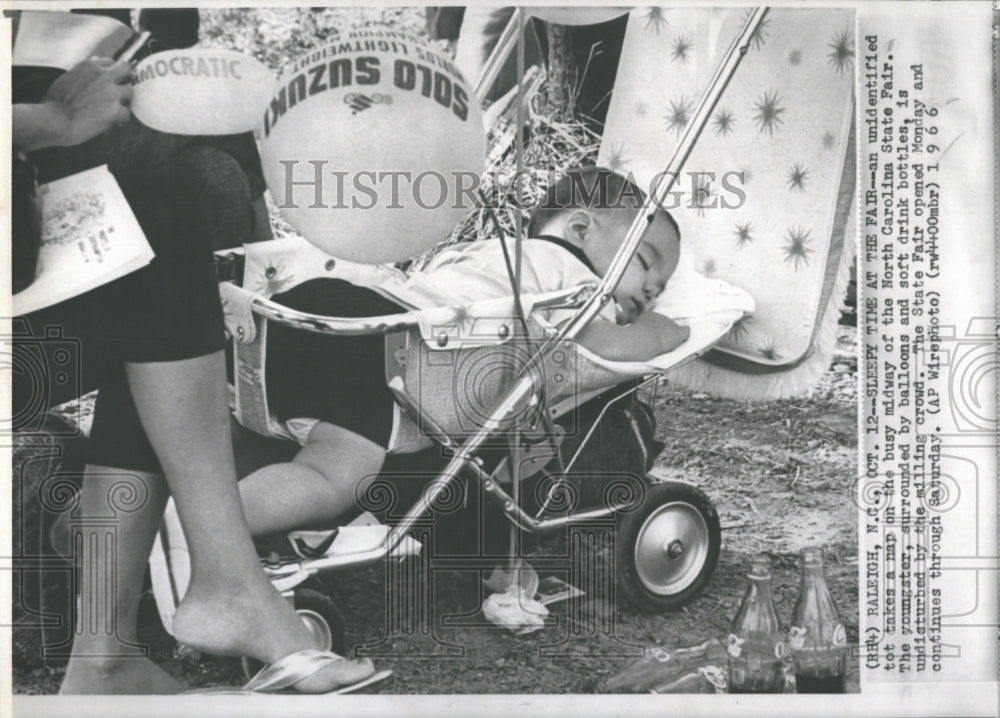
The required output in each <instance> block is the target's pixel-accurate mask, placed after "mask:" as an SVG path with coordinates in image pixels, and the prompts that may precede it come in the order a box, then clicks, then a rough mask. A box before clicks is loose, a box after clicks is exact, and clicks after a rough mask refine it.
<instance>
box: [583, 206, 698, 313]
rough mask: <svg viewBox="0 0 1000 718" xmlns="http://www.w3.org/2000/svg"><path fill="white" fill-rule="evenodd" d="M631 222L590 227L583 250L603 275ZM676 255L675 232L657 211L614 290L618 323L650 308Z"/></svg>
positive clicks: (607, 223) (668, 277)
mask: <svg viewBox="0 0 1000 718" xmlns="http://www.w3.org/2000/svg"><path fill="white" fill-rule="evenodd" d="M631 223H632V222H631V219H630V218H623V219H621V220H617V219H616V221H614V222H610V223H609V222H598V223H597V224H596V225H595V226H594V227H592V228H591V231H590V233H589V234H588V237H587V241H586V242H584V247H583V249H584V252H585V253H586V254H587V257H588V258H589V259H590V261H591V262H593V264H594V268H595V269H597V271H598V272H600V273H601V274H602V275H603V274H606V273H607V271H608V267H609V266H610V264H611V260H612V259H613V258H614V255H615V252H617V251H618V248H619V247H620V246H621V243H622V240H623V239H624V238H625V234H626V233H627V232H628V228H629V226H631ZM595 230H596V231H595ZM679 256H680V239H679V237H678V236H677V233H676V232H674V229H673V226H672V225H671V223H670V222H669V221H668V220H667V219H666V217H664V216H663V215H662V214H659V213H657V215H656V216H655V218H654V219H653V222H652V224H651V225H650V227H649V229H648V230H647V231H646V234H645V236H644V237H643V239H642V242H641V243H640V244H639V248H638V249H637V250H636V252H635V254H634V255H633V257H632V261H631V262H629V265H628V267H626V269H625V274H624V275H622V279H621V281H620V282H619V283H618V288H617V289H615V292H614V298H615V303H616V304H617V305H618V306H617V319H618V323H619V324H629V323H631V322H633V321H635V318H636V317H638V316H639V315H640V314H642V313H643V312H644V311H646V309H648V308H649V307H650V305H651V304H652V303H653V300H654V299H656V297H658V296H659V295H660V294H661V293H662V292H663V289H664V287H666V285H667V280H668V279H670V277H671V275H673V273H674V270H675V269H677V260H678V257H679Z"/></svg>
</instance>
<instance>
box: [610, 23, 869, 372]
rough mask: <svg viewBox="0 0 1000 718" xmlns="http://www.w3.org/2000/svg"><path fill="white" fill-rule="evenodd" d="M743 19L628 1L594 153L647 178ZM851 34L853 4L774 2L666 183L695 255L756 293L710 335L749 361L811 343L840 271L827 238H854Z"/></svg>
mask: <svg viewBox="0 0 1000 718" xmlns="http://www.w3.org/2000/svg"><path fill="white" fill-rule="evenodd" d="M747 16H748V11H747V10H745V9H742V8H735V9H733V8H714V9H708V8H663V7H657V8H637V9H636V10H634V11H633V12H632V14H631V16H630V19H629V25H628V29H627V32H626V36H625V43H624V47H623V50H622V57H621V60H620V63H619V68H618V77H617V80H616V82H615V90H614V94H613V96H612V103H611V107H610V110H609V112H608V118H607V124H606V126H605V131H604V136H603V142H602V146H601V153H600V156H599V158H598V161H599V162H600V163H601V164H602V165H604V166H611V167H613V168H614V169H616V170H617V171H620V172H631V173H632V174H633V176H634V178H635V179H636V181H637V182H638V183H639V184H640V186H642V187H644V188H647V189H648V188H649V186H650V182H651V181H652V179H653V177H654V176H656V174H657V173H659V172H662V171H663V170H664V169H665V168H666V163H667V161H668V159H669V158H670V156H671V155H672V154H673V151H674V150H675V148H676V146H677V143H678V141H679V139H680V137H681V136H682V135H683V134H684V130H685V128H686V127H687V124H688V123H689V122H690V121H691V119H692V118H693V117H694V115H695V111H696V109H697V107H698V102H699V101H700V98H701V97H702V95H703V94H704V92H705V90H706V88H707V86H708V84H709V81H710V80H711V77H712V75H713V74H714V73H715V71H716V69H717V67H718V66H719V64H720V63H721V61H722V58H723V56H724V55H725V53H726V51H727V50H728V48H729V46H730V44H731V43H732V41H733V39H734V38H735V37H736V36H737V35H738V34H739V32H740V30H741V29H742V27H743V24H744V23H745V21H746V18H747ZM855 43H856V38H855V37H854V12H853V11H851V10H840V9H825V8H781V9H777V10H771V11H770V12H769V13H768V14H767V15H766V16H765V19H764V22H763V23H762V24H761V25H760V26H759V27H758V29H757V32H756V33H755V34H754V35H753V37H752V38H751V40H750V45H749V50H748V52H747V53H746V55H745V57H744V58H743V61H742V63H741V64H740V66H739V68H738V69H737V70H736V74H735V75H734V76H733V78H732V80H731V81H730V83H729V85H728V87H727V88H726V90H725V92H724V93H723V95H722V97H721V98H720V100H719V102H718V103H717V105H716V106H715V107H714V108H713V110H712V112H711V114H710V115H709V119H708V122H707V123H706V125H705V127H704V129H703V130H702V133H701V136H700V138H699V140H698V142H697V144H696V145H695V148H694V150H693V152H692V153H691V156H690V158H689V159H688V161H687V163H686V164H685V166H684V168H683V171H682V173H681V178H680V179H679V180H678V182H677V184H676V185H675V186H674V188H673V196H674V198H675V200H674V204H675V205H677V206H674V207H668V208H669V209H670V210H671V212H672V214H673V215H674V217H675V218H676V219H677V221H678V224H679V225H680V228H681V233H682V242H681V244H682V247H683V251H684V252H690V253H692V255H693V264H694V266H695V267H697V268H698V269H699V271H701V272H702V273H705V274H710V275H712V276H714V277H718V278H720V279H725V280H727V281H729V282H732V283H734V284H737V285H739V286H741V287H743V288H744V289H746V290H747V291H749V292H750V293H751V294H752V295H753V296H754V298H755V300H756V301H757V312H756V314H755V315H754V317H753V320H752V321H748V322H745V323H743V324H742V325H741V326H740V329H739V331H734V332H731V333H730V335H729V336H728V337H727V338H726V339H725V340H724V341H723V342H722V344H721V345H720V347H721V348H722V349H723V350H724V351H727V352H730V353H732V354H735V355H737V356H740V357H742V358H744V359H746V360H749V361H753V362H756V363H760V364H766V365H772V366H781V365H785V364H790V363H792V362H795V361H797V360H798V359H799V358H801V357H803V356H804V355H806V354H807V353H808V351H809V348H810V343H811V341H812V339H813V336H814V330H815V323H816V321H817V317H818V316H820V315H821V314H822V312H820V311H819V310H820V309H821V307H820V306H819V304H820V302H821V301H825V295H823V286H824V281H825V280H826V279H827V277H828V274H829V272H830V271H834V272H835V271H836V267H833V268H832V270H831V268H830V267H828V266H827V265H828V261H827V260H828V258H829V257H828V255H829V250H830V245H831V238H833V237H836V236H841V235H842V233H843V232H844V231H845V229H844V228H845V226H846V227H847V229H846V235H843V236H845V241H847V242H854V241H855V236H854V231H853V227H854V209H853V201H852V202H851V203H850V206H851V211H850V212H848V213H845V212H844V211H843V209H841V211H840V215H839V216H838V215H837V207H838V204H839V206H841V207H843V206H844V202H840V203H838V197H839V195H840V194H841V193H842V192H850V191H852V190H853V185H850V186H848V183H842V180H843V178H844V176H845V172H844V168H845V161H847V159H848V158H847V152H848V143H849V139H850V138H851V136H852V133H851V124H852V122H853V113H854V109H853V108H854V104H853V77H854V65H855V59H856V58H855V50H856V45H855ZM640 107H642V108H644V112H643V113H639V112H638V111H637V110H638V108H640ZM850 159H851V161H852V162H853V158H850ZM692 173H694V174H692ZM704 173H714V179H713V180H709V181H706V177H710V176H711V174H704ZM741 195H742V197H743V198H742V199H741ZM845 214H847V216H844V215H845ZM838 232H839V233H841V234H840V235H838Z"/></svg>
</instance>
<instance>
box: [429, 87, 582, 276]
mask: <svg viewBox="0 0 1000 718" xmlns="http://www.w3.org/2000/svg"><path fill="white" fill-rule="evenodd" d="M546 96H547V93H546V87H545V82H544V81H543V84H542V86H541V88H540V91H539V92H538V93H537V94H536V95H535V97H533V98H532V101H531V103H530V106H529V108H528V113H527V127H526V128H525V132H524V133H523V134H524V136H525V145H524V152H523V166H524V171H525V173H526V174H522V175H521V176H520V179H519V180H518V181H517V182H516V184H517V186H516V187H515V186H514V184H515V180H516V179H517V156H516V153H515V150H514V146H513V143H511V146H510V148H509V149H508V150H507V151H506V152H504V153H503V154H502V155H501V156H500V157H499V159H496V160H494V161H492V162H490V163H489V164H488V166H487V167H486V171H485V173H484V174H483V181H482V183H481V185H480V189H481V191H482V197H483V199H484V200H485V201H484V202H483V204H482V206H479V207H477V208H476V209H474V210H472V211H471V212H469V214H467V215H466V216H465V218H464V219H463V220H462V221H461V222H459V223H458V225H457V226H456V227H455V229H454V230H453V231H452V233H451V235H450V236H449V237H448V238H447V239H446V240H444V241H442V242H440V243H439V244H437V245H436V246H434V247H433V248H432V249H431V250H430V251H429V252H427V253H426V254H424V255H423V256H421V257H417V258H415V259H414V260H413V261H412V262H411V263H410V264H409V266H410V267H412V268H419V267H422V266H424V265H425V264H426V263H427V262H428V261H429V260H430V259H431V258H432V257H433V256H434V255H436V254H437V253H439V252H440V251H441V250H443V249H445V248H447V247H450V246H453V245H455V244H461V243H463V242H475V241H479V240H483V239H496V238H497V236H498V232H497V228H496V224H499V225H500V227H501V228H502V230H503V233H504V235H505V236H508V237H513V236H514V235H515V216H516V214H517V213H520V215H521V219H522V227H526V226H527V223H528V218H529V216H530V214H531V208H532V207H534V206H535V205H536V204H537V203H538V201H539V200H540V199H542V197H544V196H545V192H546V191H547V190H548V188H549V185H550V184H551V183H552V182H553V181H554V180H556V179H558V178H559V176H560V175H562V174H563V173H564V172H565V171H566V170H567V169H570V168H572V167H578V166H580V165H586V164H594V163H595V162H596V161H597V153H598V150H599V149H600V146H601V136H600V135H598V134H597V133H596V132H594V131H593V130H592V129H591V128H590V127H589V126H588V124H587V123H586V122H584V121H582V120H572V119H571V120H564V119H558V118H557V117H556V116H555V115H554V113H552V112H551V111H550V110H549V108H547V107H546V104H547V103H546V100H545V97H546ZM490 210H492V211H493V215H494V216H495V217H496V220H497V222H496V224H495V223H494V221H493V218H492V217H491V216H490Z"/></svg>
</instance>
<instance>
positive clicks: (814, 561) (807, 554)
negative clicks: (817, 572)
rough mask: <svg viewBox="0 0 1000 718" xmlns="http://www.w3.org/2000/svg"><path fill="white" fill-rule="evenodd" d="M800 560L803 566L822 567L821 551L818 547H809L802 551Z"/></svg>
mask: <svg viewBox="0 0 1000 718" xmlns="http://www.w3.org/2000/svg"><path fill="white" fill-rule="evenodd" d="M801 558H802V565H803V566H822V565H823V551H822V550H821V549H820V548H819V547H818V546H809V547H808V548H804V549H802V554H801Z"/></svg>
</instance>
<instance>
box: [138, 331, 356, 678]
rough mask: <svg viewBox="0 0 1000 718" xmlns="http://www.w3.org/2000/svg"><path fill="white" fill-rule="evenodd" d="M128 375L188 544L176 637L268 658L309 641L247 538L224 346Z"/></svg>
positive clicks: (334, 669) (221, 651)
mask: <svg viewBox="0 0 1000 718" xmlns="http://www.w3.org/2000/svg"><path fill="white" fill-rule="evenodd" d="M126 373H127V375H128V380H129V386H130V387H131V390H132V396H133V398H134V399H135V405H136V408H137V410H138V413H139V417H140V418H141V420H142V424H143V427H144V428H145V430H146V434H147V436H148V437H149V441H150V443H151V444H152V446H153V448H154V449H155V451H156V455H157V457H158V458H159V460H160V463H161V464H162V466H163V471H164V474H165V476H166V480H167V483H168V485H169V487H170V492H171V494H172V495H173V497H174V501H175V502H176V504H177V512H178V515H179V517H180V520H181V524H182V525H183V527H184V533H185V535H186V537H187V540H188V546H189V549H190V551H191V584H190V586H189V587H188V592H187V594H186V595H185V597H184V600H183V601H182V602H181V604H180V606H178V608H177V612H176V614H175V615H174V620H173V630H174V636H175V637H176V638H177V640H178V641H181V642H182V643H185V644H187V645H189V646H191V647H193V648H197V649H199V650H202V651H205V652H207V653H214V654H218V655H246V656H252V657H253V658H257V659H258V660H261V661H264V662H265V663H272V662H274V661H276V660H278V659H280V658H283V657H284V656H286V655H288V654H290V653H293V652H295V651H298V650H301V649H304V648H313V647H315V645H314V643H313V639H312V636H311V635H310V633H309V631H308V629H307V628H306V627H305V624H303V623H302V621H301V620H300V619H299V618H298V615H297V614H296V613H295V611H294V609H293V608H292V606H291V604H290V603H289V602H288V601H286V600H285V599H284V598H282V597H281V595H280V594H279V593H278V592H277V591H276V590H275V589H274V587H273V586H272V585H271V584H270V582H269V581H268V580H267V578H266V577H265V575H264V573H263V571H261V568H260V562H259V560H258V558H257V554H256V552H255V550H254V547H253V543H252V541H251V539H250V532H249V529H248V527H247V523H246V518H245V516H244V514H243V509H242V507H241V504H240V495H239V491H238V490H237V485H236V470H235V467H234V463H233V451H232V442H231V438H230V432H229V410H228V397H227V391H226V382H225V366H224V354H223V352H221V351H220V352H216V353H214V354H210V355H207V356H201V357H196V358H194V359H185V360H178V361H172V362H152V363H129V364H126ZM144 548H145V549H146V552H147V553H148V547H144ZM372 670H373V669H372V667H371V663H370V661H367V660H363V661H348V662H344V663H338V664H333V665H331V666H330V667H328V668H326V669H324V670H323V671H321V672H320V673H318V674H316V675H315V676H313V677H311V678H309V679H306V680H305V681H303V682H301V683H300V684H298V685H297V686H296V687H297V688H298V689H299V690H302V691H306V692H311V691H319V692H325V691H329V690H332V689H334V688H336V687H337V686H338V685H342V684H345V683H352V682H354V681H356V680H359V679H360V678H363V677H365V676H367V675H369V674H370V673H371V672H372Z"/></svg>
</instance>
